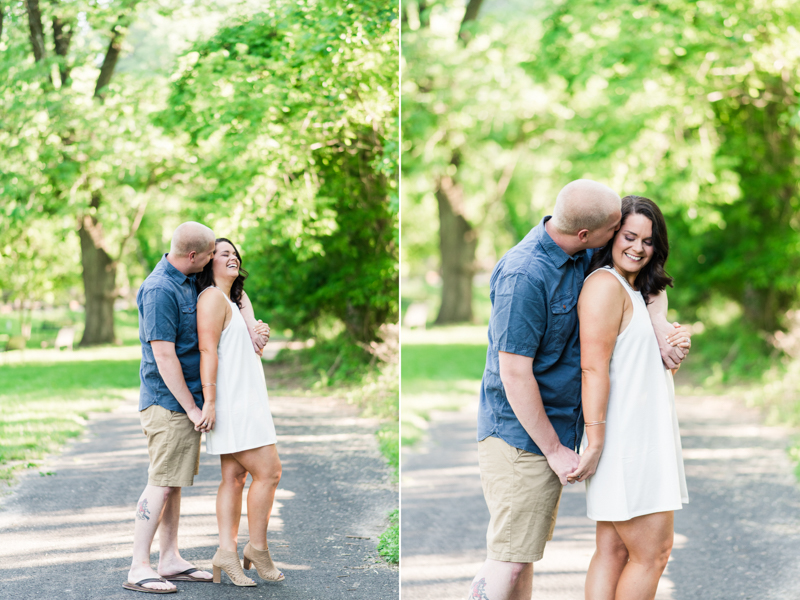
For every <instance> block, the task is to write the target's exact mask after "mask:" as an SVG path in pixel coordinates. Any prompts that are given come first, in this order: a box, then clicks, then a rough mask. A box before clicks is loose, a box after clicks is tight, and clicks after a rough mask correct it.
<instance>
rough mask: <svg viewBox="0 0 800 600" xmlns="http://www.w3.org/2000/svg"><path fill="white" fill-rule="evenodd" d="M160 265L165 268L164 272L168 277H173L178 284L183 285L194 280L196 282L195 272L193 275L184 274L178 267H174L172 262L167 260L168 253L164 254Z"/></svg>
mask: <svg viewBox="0 0 800 600" xmlns="http://www.w3.org/2000/svg"><path fill="white" fill-rule="evenodd" d="M160 265H161V268H162V269H164V274H165V275H166V276H167V277H169V278H170V279H172V281H174V282H175V283H177V284H178V285H183V284H184V283H186V282H187V281H189V282H192V283H193V282H194V274H192V275H184V274H183V273H181V272H180V271H178V269H176V268H175V267H173V266H172V265H171V264H170V262H169V261H168V260H167V255H166V254H164V256H162V257H161V261H160Z"/></svg>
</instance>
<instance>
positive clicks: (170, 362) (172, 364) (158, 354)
mask: <svg viewBox="0 0 800 600" xmlns="http://www.w3.org/2000/svg"><path fill="white" fill-rule="evenodd" d="M150 346H151V347H152V348H153V357H154V358H155V359H156V367H157V368H158V373H159V375H161V379H163V380H164V383H165V384H166V385H167V389H169V391H170V392H171V393H172V395H173V396H175V399H176V400H177V401H178V403H179V404H180V405H181V406H182V407H183V410H185V411H186V415H187V416H188V417H189V419H190V420H191V421H192V423H194V424H195V425H199V424H200V423H201V422H202V420H203V413H202V412H201V411H200V409H199V408H197V405H196V404H195V403H194V396H192V393H191V392H190V391H189V388H188V387H187V386H186V380H185V379H184V378H183V369H182V368H181V362H180V361H179V360H178V355H177V354H175V344H174V342H165V341H162V340H153V341H151V342H150Z"/></svg>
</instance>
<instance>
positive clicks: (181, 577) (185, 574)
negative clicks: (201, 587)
mask: <svg viewBox="0 0 800 600" xmlns="http://www.w3.org/2000/svg"><path fill="white" fill-rule="evenodd" d="M197 571H200V569H196V568H195V567H192V568H191V569H186V570H185V571H181V572H180V573H175V575H164V579H166V580H167V581H202V582H206V581H207V582H208V583H211V581H212V578H211V577H209V578H208V579H206V578H205V577H193V576H192V573H196V572H197Z"/></svg>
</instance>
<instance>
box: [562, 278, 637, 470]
mask: <svg viewBox="0 0 800 600" xmlns="http://www.w3.org/2000/svg"><path fill="white" fill-rule="evenodd" d="M626 296H627V292H626V291H625V290H624V289H623V287H622V285H621V284H620V282H619V281H617V278H616V277H614V276H613V275H612V274H611V273H598V274H597V275H594V276H593V277H592V278H591V279H589V280H588V281H586V283H585V284H584V286H583V291H582V292H581V295H580V298H579V299H578V320H579V322H580V338H581V403H582V404H583V419H584V421H585V422H586V423H587V425H588V426H587V427H586V439H587V446H586V449H585V450H584V451H583V454H581V462H580V464H579V465H578V468H577V469H575V471H574V472H573V473H572V474H570V476H569V477H568V480H569V481H570V483H574V482H576V481H584V480H586V478H587V477H591V476H592V475H594V473H595V471H596V470H597V463H598V461H599V460H600V455H601V454H602V452H603V445H604V444H605V435H606V426H605V424H604V423H600V424H598V425H589V424H590V423H597V422H599V421H605V420H606V409H607V408H608V393H609V389H610V387H611V381H610V379H609V374H608V369H609V365H610V364H611V355H612V354H613V353H614V346H615V345H616V343H617V336H618V335H619V329H620V326H621V325H622V318H623V314H624V308H625V298H626Z"/></svg>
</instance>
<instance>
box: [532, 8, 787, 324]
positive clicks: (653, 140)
mask: <svg viewBox="0 0 800 600" xmlns="http://www.w3.org/2000/svg"><path fill="white" fill-rule="evenodd" d="M798 17H800V9H798V8H797V7H796V6H795V5H786V4H784V3H782V2H768V3H765V4H763V5H760V6H759V8H758V9H757V10H756V8H754V7H753V6H751V5H746V4H741V3H736V2H733V1H730V0H718V1H716V2H704V3H692V2H672V3H666V4H659V5H647V6H643V5H640V4H639V3H635V2H619V3H615V4H614V5H611V6H609V5H605V4H600V3H596V2H571V3H570V4H569V5H562V6H561V7H559V9H558V10H556V11H554V12H553V13H552V14H551V15H550V16H549V17H548V18H547V19H546V20H545V35H544V37H543V40H542V44H541V50H540V54H539V60H538V61H537V62H536V64H535V65H534V64H531V66H530V67H531V69H530V71H531V73H532V74H534V73H537V74H541V73H550V74H553V73H561V74H563V82H564V86H565V89H566V91H567V93H568V94H569V96H570V97H571V98H572V103H573V105H575V106H576V118H575V119H574V120H573V121H572V122H571V127H570V130H571V131H572V132H573V134H574V133H575V132H578V131H580V132H581V134H582V135H584V136H586V135H590V136H593V137H594V138H595V139H596V142H595V143H594V145H593V147H592V152H591V153H590V154H588V155H584V156H583V157H578V156H574V158H573V164H574V169H575V171H574V172H575V173H576V174H577V173H578V172H581V171H583V172H585V170H586V169H587V168H589V169H591V171H593V172H595V173H596V172H598V171H600V170H602V169H610V170H611V171H612V172H613V171H617V172H619V173H621V171H620V168H621V166H622V165H625V166H626V167H627V168H626V169H625V171H626V172H625V174H624V175H623V176H621V177H619V178H618V181H619V184H618V189H628V190H637V189H638V190H640V192H639V193H646V194H649V195H651V196H652V197H653V198H654V199H656V200H657V201H658V202H659V203H660V204H661V205H662V206H663V207H664V209H665V214H666V215H667V217H668V222H669V223H670V226H671V231H672V234H673V236H674V237H675V239H677V241H678V243H677V244H675V245H674V248H675V252H674V259H673V261H672V262H673V264H677V266H678V268H679V269H680V272H681V275H682V277H681V285H680V287H679V289H678V294H676V296H677V297H676V299H677V300H678V303H679V304H680V305H681V306H682V307H683V308H684V310H685V312H686V313H688V314H689V315H692V316H693V314H694V312H695V309H696V308H697V307H698V306H701V305H702V304H703V302H705V301H707V300H708V299H709V297H710V296H711V294H712V291H715V290H716V291H717V292H721V293H723V294H725V295H727V296H728V297H730V298H732V299H734V300H736V301H737V302H738V303H740V304H741V305H742V307H743V308H744V315H745V318H746V320H747V322H748V323H749V324H750V325H751V326H753V327H755V328H757V329H759V330H764V331H770V332H771V331H775V330H776V329H778V328H779V327H780V326H781V318H782V316H783V315H784V314H785V313H786V311H787V309H788V308H790V307H791V306H792V304H794V303H795V302H796V300H797V283H796V272H797V268H798V266H800V252H799V251H798V242H800V237H799V236H798V229H797V219H798V211H799V210H800V198H799V197H798V189H797V181H798V176H800V170H799V169H800V167H798V144H797V131H798V125H800V122H798V120H797V118H796V113H797V106H798V92H797V90H798V89H800V71H799V70H798V69H800V53H798V51H797V43H798V41H799V40H800V34H798V33H797V31H796V30H795V29H793V27H791V26H790V24H792V23H795V22H796V21H797V18H798ZM632 30H634V31H637V32H638V34H637V35H636V36H635V39H634V38H629V37H627V36H625V35H624V34H623V32H627V31H632ZM592 90H594V91H592ZM578 107H580V108H578ZM589 163H593V164H592V166H591V167H589V166H588V165H589Z"/></svg>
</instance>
